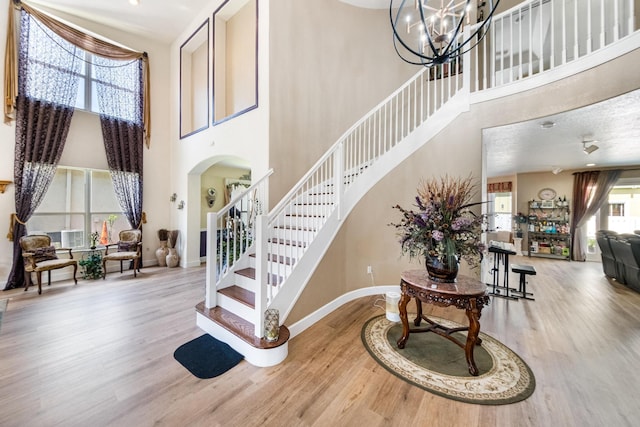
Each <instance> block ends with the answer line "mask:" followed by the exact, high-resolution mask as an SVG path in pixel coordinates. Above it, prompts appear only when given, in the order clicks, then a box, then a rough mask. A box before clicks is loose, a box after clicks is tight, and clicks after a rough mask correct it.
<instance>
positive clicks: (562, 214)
mask: <svg viewBox="0 0 640 427" xmlns="http://www.w3.org/2000/svg"><path fill="white" fill-rule="evenodd" d="M528 224H529V225H528V233H527V248H528V249H529V256H530V257H531V256H535V257H543V258H556V259H565V260H569V259H570V258H571V234H570V233H569V202H568V201H567V200H560V199H558V200H532V201H530V202H529V215H528Z"/></svg>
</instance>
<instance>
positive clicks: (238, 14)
mask: <svg viewBox="0 0 640 427" xmlns="http://www.w3.org/2000/svg"><path fill="white" fill-rule="evenodd" d="M257 107H258V0H226V1H225V2H224V3H222V5H220V7H219V8H218V9H217V10H216V11H215V12H214V13H213V125H214V126H215V125H217V124H220V123H222V122H225V121H227V120H229V119H231V118H233V117H237V116H239V115H241V114H244V113H246V112H247V111H250V110H253V109H255V108H257Z"/></svg>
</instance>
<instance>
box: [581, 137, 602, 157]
mask: <svg viewBox="0 0 640 427" xmlns="http://www.w3.org/2000/svg"><path fill="white" fill-rule="evenodd" d="M595 142H598V141H595V140H590V139H583V140H582V151H584V152H585V153H586V154H591V153H593V152H594V151H596V150H597V149H598V148H600V147H598V146H597V145H596V144H594V143H595ZM587 144H591V145H589V146H588V147H587Z"/></svg>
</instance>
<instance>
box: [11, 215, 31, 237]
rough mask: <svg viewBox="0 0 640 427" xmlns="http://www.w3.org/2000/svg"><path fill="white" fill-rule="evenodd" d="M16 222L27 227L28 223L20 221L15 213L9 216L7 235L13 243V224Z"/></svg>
mask: <svg viewBox="0 0 640 427" xmlns="http://www.w3.org/2000/svg"><path fill="white" fill-rule="evenodd" d="M16 222H17V223H19V224H22V225H27V223H26V222H22V221H20V218H18V214H17V213H15V212H14V213H12V214H10V215H9V233H8V234H7V239H9V241H10V242H13V224H14V223H16Z"/></svg>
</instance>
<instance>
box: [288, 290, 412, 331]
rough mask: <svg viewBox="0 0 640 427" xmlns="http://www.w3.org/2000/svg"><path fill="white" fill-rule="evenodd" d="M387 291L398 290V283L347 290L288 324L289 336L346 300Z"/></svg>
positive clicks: (302, 329)
mask: <svg viewBox="0 0 640 427" xmlns="http://www.w3.org/2000/svg"><path fill="white" fill-rule="evenodd" d="M387 292H400V285H384V286H371V287H368V288H360V289H356V290H354V291H351V292H347V293H346V294H342V295H340V296H339V297H338V298H336V299H334V300H333V301H331V302H330V303H329V304H327V305H325V306H323V307H320V308H319V309H318V310H316V311H314V312H313V313H311V314H309V315H308V316H306V317H305V318H303V319H301V320H299V321H297V322H296V323H294V324H293V325H291V326H289V327H288V328H289V332H291V338H293V337H295V336H297V335H298V334H301V333H302V332H304V331H305V330H306V329H307V328H309V327H311V326H313V324H314V323H316V322H319V321H320V320H321V319H322V318H323V317H325V316H326V315H328V314H330V313H331V312H332V311H334V310H336V309H337V308H339V307H341V306H343V305H345V304H346V303H348V302H351V301H353V300H356V299H358V298H362V297H368V296H371V295H381V296H382V295H384V294H385V293H387ZM381 314H382V313H381Z"/></svg>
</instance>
